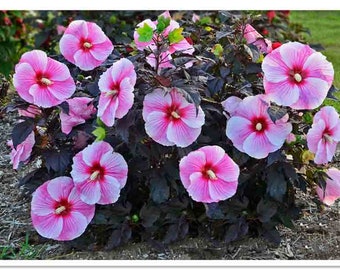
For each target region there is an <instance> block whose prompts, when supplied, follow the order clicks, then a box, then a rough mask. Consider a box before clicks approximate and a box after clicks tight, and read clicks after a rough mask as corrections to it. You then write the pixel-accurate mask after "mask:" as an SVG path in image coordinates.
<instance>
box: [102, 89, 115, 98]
mask: <svg viewBox="0 0 340 270" xmlns="http://www.w3.org/2000/svg"><path fill="white" fill-rule="evenodd" d="M117 94H118V90H111V91H108V92H106V94H105V96H106V97H108V96H115V95H117Z"/></svg>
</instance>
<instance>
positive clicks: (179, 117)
mask: <svg viewBox="0 0 340 270" xmlns="http://www.w3.org/2000/svg"><path fill="white" fill-rule="evenodd" d="M143 119H144V121H145V130H146V133H147V134H148V135H149V136H150V137H151V138H152V139H153V140H155V141H156V142H158V143H159V144H162V145H164V146H171V145H177V146H179V147H187V146H189V145H190V144H192V143H193V142H194V141H195V140H196V139H197V138H198V136H199V135H200V133H201V129H202V125H203V124H204V112H203V110H202V109H201V107H199V108H198V115H196V107H195V105H194V104H191V103H189V102H188V101H186V99H185V98H184V97H183V96H182V95H181V94H180V93H179V92H178V91H177V90H176V88H173V89H172V90H171V92H170V94H166V92H164V91H163V90H162V89H155V90H154V91H153V92H152V93H150V94H147V95H146V96H145V99H144V103H143Z"/></svg>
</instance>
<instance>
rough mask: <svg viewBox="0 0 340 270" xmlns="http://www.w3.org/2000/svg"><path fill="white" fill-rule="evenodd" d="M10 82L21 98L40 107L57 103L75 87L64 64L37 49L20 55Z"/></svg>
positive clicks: (69, 94)
mask: <svg viewBox="0 0 340 270" xmlns="http://www.w3.org/2000/svg"><path fill="white" fill-rule="evenodd" d="M13 83H14V87H15V88H16V90H17V91H18V94H19V96H20V97H21V98H23V99H24V100H26V101H27V102H29V103H33V104H34V105H37V106H41V107H43V108H49V107H52V106H56V105H59V104H60V103H62V102H64V101H65V100H66V99H68V98H69V97H71V96H72V94H73V93H74V91H75V90H76V85H75V83H74V81H73V79H72V77H71V74H70V71H69V70H68V68H67V66H66V65H64V64H62V63H60V62H58V61H56V60H54V59H52V58H49V57H47V55H46V53H45V52H43V51H39V50H33V51H30V52H27V53H24V54H23V55H22V56H21V59H20V62H19V63H18V64H17V65H16V66H15V74H14V75H13Z"/></svg>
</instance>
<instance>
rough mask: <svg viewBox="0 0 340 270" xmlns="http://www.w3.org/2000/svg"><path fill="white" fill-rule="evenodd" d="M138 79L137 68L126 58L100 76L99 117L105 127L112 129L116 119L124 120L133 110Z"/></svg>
mask: <svg viewBox="0 0 340 270" xmlns="http://www.w3.org/2000/svg"><path fill="white" fill-rule="evenodd" d="M136 78H137V75H136V72H135V67H134V66H133V64H132V63H131V61H130V60H128V59H125V58H123V59H120V60H119V61H117V62H115V63H114V64H113V65H112V66H111V67H110V68H109V69H108V70H106V71H105V72H104V73H103V74H102V75H101V76H100V79H99V82H98V85H99V89H100V91H101V94H100V97H99V104H98V117H99V118H100V119H101V120H102V121H103V122H104V123H105V125H107V126H109V127H112V126H113V124H114V122H115V118H119V119H120V118H123V117H124V116H125V115H126V114H127V113H128V111H129V110H130V109H131V107H132V105H133V100H134V94H133V90H134V86H135V84H136Z"/></svg>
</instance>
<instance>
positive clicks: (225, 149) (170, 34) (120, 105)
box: [7, 11, 340, 249]
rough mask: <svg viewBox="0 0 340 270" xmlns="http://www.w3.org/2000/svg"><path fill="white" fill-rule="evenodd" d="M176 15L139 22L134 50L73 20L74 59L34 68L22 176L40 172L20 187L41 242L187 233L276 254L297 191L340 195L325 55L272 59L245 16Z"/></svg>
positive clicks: (26, 79)
mask: <svg viewBox="0 0 340 270" xmlns="http://www.w3.org/2000/svg"><path fill="white" fill-rule="evenodd" d="M192 15H194V16H193V17H192ZM176 17H177V18H178V21H177V20H174V19H173V18H172V17H171V16H170V14H169V12H164V13H162V14H161V15H159V16H158V17H156V18H146V19H145V20H144V21H141V22H140V23H138V24H137V25H134V27H135V30H134V33H129V34H128V36H131V37H132V36H133V38H134V42H133V43H131V44H124V45H128V47H129V48H132V49H129V50H126V48H127V46H116V44H115V43H113V44H112V41H111V40H110V38H108V37H107V36H106V35H105V33H104V32H105V31H104V32H103V31H102V29H101V28H100V27H99V26H98V25H97V24H95V23H93V22H87V21H84V20H75V21H73V22H71V23H70V24H69V25H68V27H67V29H66V30H65V32H64V33H63V35H62V37H61V40H60V42H59V46H60V51H61V53H62V55H56V56H53V58H51V57H48V56H47V55H46V53H44V52H42V51H39V50H34V51H31V52H28V53H26V54H24V55H22V57H21V60H20V62H19V64H18V65H17V66H16V69H15V74H14V86H15V87H16V90H17V92H18V94H19V96H20V98H17V99H16V100H14V102H13V104H11V105H9V106H8V107H7V111H8V112H9V111H11V110H18V111H19V114H20V118H19V120H20V121H19V122H18V124H17V125H16V126H15V127H14V129H13V134H12V141H11V142H10V143H9V145H10V146H11V147H12V152H11V158H12V163H13V167H14V169H18V168H20V166H21V165H23V164H27V163H34V164H35V166H36V169H34V170H33V171H30V172H29V173H28V174H27V175H26V176H25V177H24V178H22V179H21V180H20V184H21V185H25V186H26V187H27V188H29V189H30V190H31V191H34V193H33V199H32V204H31V215H32V221H33V226H34V227H35V228H36V230H37V231H38V233H39V234H41V235H42V236H44V237H47V238H52V239H56V240H72V239H75V238H77V239H76V240H73V241H71V242H70V243H71V245H73V246H75V247H78V248H79V247H81V245H82V244H84V246H83V247H85V246H93V244H94V243H95V244H96V245H97V246H98V245H99V246H105V248H106V249H112V248H114V247H116V246H118V245H120V244H122V243H126V242H128V241H129V240H130V239H133V240H139V241H147V242H150V243H151V244H154V245H155V246H158V247H160V246H161V245H163V244H168V243H171V242H173V241H176V240H179V239H183V238H184V237H185V236H186V235H188V234H189V235H192V236H197V235H201V236H208V237H213V238H215V239H220V240H222V241H224V242H230V241H234V240H237V239H240V238H241V237H243V236H245V235H248V234H249V235H262V236H264V237H266V238H268V239H270V240H272V241H274V242H276V243H278V242H279V241H280V236H279V233H278V231H277V225H279V224H284V225H285V226H287V227H290V228H292V227H293V222H292V220H294V219H296V218H297V217H298V215H299V208H298V207H297V205H296V203H295V193H296V190H297V189H301V190H302V191H305V192H306V191H307V187H310V188H311V189H312V190H315V189H316V187H317V186H319V188H318V191H317V192H318V194H319V196H320V199H321V200H322V201H324V202H325V203H327V204H331V203H332V202H333V201H334V200H335V199H336V198H337V197H338V196H339V195H340V194H339V189H338V184H337V183H338V181H339V180H340V178H339V177H338V175H339V173H338V171H337V169H330V170H329V171H328V170H327V168H328V166H327V165H326V166H324V165H325V164H327V163H328V162H330V161H331V160H332V157H333V156H334V152H335V147H336V145H337V143H338V141H339V140H340V129H339V128H340V123H339V116H338V114H337V112H336V111H335V110H334V109H333V108H331V107H323V108H321V110H320V111H318V110H319V107H320V105H321V104H322V102H323V101H324V99H325V98H326V96H327V94H328V93H330V92H332V91H333V90H332V81H333V74H334V71H333V68H332V65H331V64H330V63H329V62H328V61H327V60H326V59H325V57H324V56H323V55H322V54H321V53H318V52H316V51H314V50H313V49H311V48H310V47H309V46H308V45H305V44H302V43H300V42H287V43H285V44H283V45H281V46H279V47H278V48H274V49H273V46H272V42H271V40H270V39H269V38H267V39H265V38H264V37H263V36H262V35H261V34H259V33H258V32H257V31H256V28H255V27H256V25H254V26H252V25H251V24H252V16H250V15H249V14H246V13H240V12H227V11H221V12H208V13H207V14H206V16H201V17H199V16H198V15H196V14H192V13H190V12H188V13H185V12H184V13H178V14H177V16H176ZM264 18H266V15H264ZM330 89H331V90H330ZM317 111H318V112H317ZM313 116H314V118H313ZM331 179H332V180H331ZM327 183H332V184H327ZM94 209H95V213H94ZM83 233H84V234H83ZM81 234H83V236H81V237H79V236H80V235H81ZM78 237H79V238H78Z"/></svg>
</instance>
